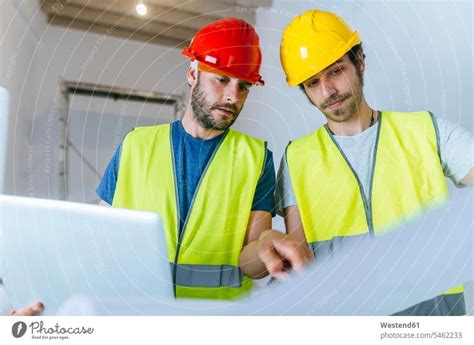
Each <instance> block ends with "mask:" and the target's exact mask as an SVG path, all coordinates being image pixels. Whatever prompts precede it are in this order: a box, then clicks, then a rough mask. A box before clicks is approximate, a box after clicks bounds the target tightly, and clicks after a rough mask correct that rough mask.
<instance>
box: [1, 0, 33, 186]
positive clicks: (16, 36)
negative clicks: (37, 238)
mask: <svg viewBox="0 0 474 345" xmlns="http://www.w3.org/2000/svg"><path fill="white" fill-rule="evenodd" d="M31 5H32V2H31V1H30V2H26V1H23V2H18V1H13V0H12V1H10V0H5V1H0V85H1V86H3V87H5V88H6V89H7V90H8V91H9V92H10V97H11V98H10V119H9V129H8V132H9V135H8V147H7V164H6V168H7V170H6V176H5V185H6V191H7V192H8V193H15V192H17V191H20V193H21V192H23V193H24V192H25V191H26V189H27V184H28V182H27V175H28V173H27V171H28V165H30V166H31V159H30V158H31V157H29V156H28V152H29V151H28V146H27V143H28V141H29V136H30V131H31V120H32V117H33V113H34V109H33V104H32V103H31V102H29V100H31V98H32V97H33V92H34V88H33V87H32V84H33V75H34V70H33V69H32V65H33V56H34V54H35V51H36V50H37V48H38V43H37V36H36V32H37V31H38V27H39V23H38V16H37V14H36V12H35V7H36V5H35V6H31ZM30 170H31V169H30ZM19 185H21V187H20V188H19V190H18V186H19Z"/></svg>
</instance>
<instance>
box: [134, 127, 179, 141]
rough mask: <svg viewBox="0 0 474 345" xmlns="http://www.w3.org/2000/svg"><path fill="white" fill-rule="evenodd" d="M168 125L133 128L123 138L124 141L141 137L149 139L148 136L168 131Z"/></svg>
mask: <svg viewBox="0 0 474 345" xmlns="http://www.w3.org/2000/svg"><path fill="white" fill-rule="evenodd" d="M169 129H170V124H164V125H155V126H143V127H135V128H134V129H132V130H131V131H130V132H128V134H127V135H126V137H125V140H127V139H128V140H130V139H135V140H137V139H141V138H143V137H146V138H150V135H154V134H157V133H159V132H162V131H169Z"/></svg>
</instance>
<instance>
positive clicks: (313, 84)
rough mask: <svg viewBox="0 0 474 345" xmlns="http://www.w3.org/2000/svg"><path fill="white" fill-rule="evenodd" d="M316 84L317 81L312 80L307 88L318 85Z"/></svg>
mask: <svg viewBox="0 0 474 345" xmlns="http://www.w3.org/2000/svg"><path fill="white" fill-rule="evenodd" d="M318 83H319V80H317V79H315V80H312V81H311V82H310V83H309V85H308V87H314V86H316V85H318Z"/></svg>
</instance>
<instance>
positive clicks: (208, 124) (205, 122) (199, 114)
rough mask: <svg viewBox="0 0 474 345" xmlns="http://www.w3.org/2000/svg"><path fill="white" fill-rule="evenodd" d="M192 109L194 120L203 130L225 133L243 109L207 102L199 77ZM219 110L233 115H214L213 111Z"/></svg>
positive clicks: (192, 98)
mask: <svg viewBox="0 0 474 345" xmlns="http://www.w3.org/2000/svg"><path fill="white" fill-rule="evenodd" d="M191 108H192V109H193V115H194V118H195V119H196V120H197V121H198V122H199V124H200V125H201V126H202V127H203V128H206V129H212V130H217V131H223V130H226V129H227V128H229V127H230V126H232V125H233V124H234V122H235V120H237V117H238V116H239V114H240V111H241V110H242V108H240V109H238V108H237V106H236V105H235V103H214V104H211V103H210V102H209V101H208V100H207V98H206V94H205V92H204V91H203V90H202V89H201V85H200V81H199V75H198V79H197V83H196V86H195V87H194V89H193V91H192V94H191ZM218 108H220V109H225V110H227V111H230V112H231V113H232V114H231V115H230V116H219V115H213V114H212V111H213V110H216V109H218Z"/></svg>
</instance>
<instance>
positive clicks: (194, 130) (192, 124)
mask: <svg viewBox="0 0 474 345" xmlns="http://www.w3.org/2000/svg"><path fill="white" fill-rule="evenodd" d="M181 123H182V125H183V128H184V130H185V131H186V133H188V134H189V135H190V136H192V137H194V138H198V139H202V140H209V139H212V138H215V137H217V136H218V135H221V134H222V133H223V132H224V131H218V130H214V129H208V128H204V127H202V126H201V124H200V123H199V122H198V121H196V119H195V118H194V115H193V113H192V110H191V109H189V108H188V109H187V110H186V112H185V114H184V116H183V118H182V120H181Z"/></svg>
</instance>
